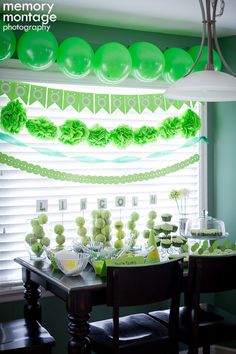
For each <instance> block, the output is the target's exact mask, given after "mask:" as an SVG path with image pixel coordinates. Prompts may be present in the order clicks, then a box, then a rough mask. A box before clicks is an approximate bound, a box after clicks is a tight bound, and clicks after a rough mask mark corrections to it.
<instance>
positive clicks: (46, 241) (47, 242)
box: [40, 237, 50, 247]
mask: <svg viewBox="0 0 236 354" xmlns="http://www.w3.org/2000/svg"><path fill="white" fill-rule="evenodd" d="M40 243H41V245H42V246H46V247H48V246H49V245H50V239H49V238H48V237H43V238H42V239H41V241H40Z"/></svg>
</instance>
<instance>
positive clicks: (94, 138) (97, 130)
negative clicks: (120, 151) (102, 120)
mask: <svg viewBox="0 0 236 354" xmlns="http://www.w3.org/2000/svg"><path fill="white" fill-rule="evenodd" d="M87 142H88V144H89V145H91V146H96V147H103V146H106V145H107V144H108V143H109V142H110V132H109V131H108V130H106V129H105V128H103V127H101V126H100V125H98V124H97V125H95V126H94V127H93V128H91V129H90V130H89V135H88V138H87Z"/></svg>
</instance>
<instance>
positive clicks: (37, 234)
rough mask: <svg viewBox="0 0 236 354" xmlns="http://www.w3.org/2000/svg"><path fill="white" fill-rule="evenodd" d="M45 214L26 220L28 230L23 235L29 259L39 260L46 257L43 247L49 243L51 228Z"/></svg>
mask: <svg viewBox="0 0 236 354" xmlns="http://www.w3.org/2000/svg"><path fill="white" fill-rule="evenodd" d="M47 221H48V219H47V215H46V214H40V215H39V216H38V217H36V218H34V219H31V220H28V232H27V234H26V236H25V245H26V250H27V251H28V253H29V256H30V259H32V260H40V259H44V258H45V257H46V253H45V249H46V248H47V247H49V246H50V243H51V228H50V225H49V224H48V222H47Z"/></svg>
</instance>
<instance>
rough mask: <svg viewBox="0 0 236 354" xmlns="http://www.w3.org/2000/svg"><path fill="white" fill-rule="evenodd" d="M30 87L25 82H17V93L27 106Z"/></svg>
mask: <svg viewBox="0 0 236 354" xmlns="http://www.w3.org/2000/svg"><path fill="white" fill-rule="evenodd" d="M29 90H30V85H29V84H26V83H23V82H16V85H15V93H16V95H17V97H19V98H20V99H21V100H22V101H23V102H24V103H25V104H27V103H28V98H29Z"/></svg>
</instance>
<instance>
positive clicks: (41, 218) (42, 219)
mask: <svg viewBox="0 0 236 354" xmlns="http://www.w3.org/2000/svg"><path fill="white" fill-rule="evenodd" d="M38 221H39V224H41V225H43V224H46V223H47V222H48V216H47V215H46V214H40V215H39V216H38Z"/></svg>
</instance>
